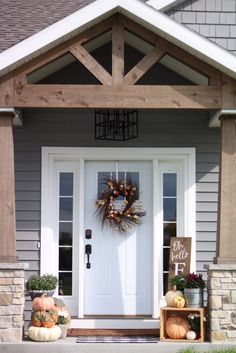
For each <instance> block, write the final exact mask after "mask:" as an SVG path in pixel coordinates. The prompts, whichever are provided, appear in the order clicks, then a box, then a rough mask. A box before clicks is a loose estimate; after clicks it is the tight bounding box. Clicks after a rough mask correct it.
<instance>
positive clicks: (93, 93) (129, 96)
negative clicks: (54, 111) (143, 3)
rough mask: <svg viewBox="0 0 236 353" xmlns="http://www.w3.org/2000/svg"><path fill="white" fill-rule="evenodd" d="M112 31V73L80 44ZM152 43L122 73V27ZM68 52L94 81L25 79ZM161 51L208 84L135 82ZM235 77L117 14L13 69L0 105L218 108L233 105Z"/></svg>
mask: <svg viewBox="0 0 236 353" xmlns="http://www.w3.org/2000/svg"><path fill="white" fill-rule="evenodd" d="M109 30H111V32H112V74H110V73H109V72H108V71H107V70H106V69H105V68H104V67H103V66H102V65H101V64H100V63H98V61H97V60H96V59H95V58H94V57H93V56H92V55H91V54H90V53H89V52H88V51H87V50H86V49H85V47H84V44H85V43H87V42H88V41H90V40H92V39H93V38H95V37H97V36H99V35H100V34H102V33H105V32H106V31H109ZM125 30H127V31H129V32H131V33H133V34H135V36H137V37H139V38H142V40H145V41H146V42H148V43H149V44H151V45H152V49H151V51H149V52H148V53H147V54H146V55H145V56H144V58H143V59H142V60H140V61H139V62H138V63H137V64H136V65H135V66H134V67H133V68H132V69H131V70H130V71H129V72H128V73H127V74H124V32H125ZM67 53H70V54H72V55H73V56H74V57H75V58H76V59H77V60H79V61H80V63H82V64H83V65H84V66H85V67H86V68H87V69H88V70H89V71H90V72H91V73H92V74H93V75H94V76H95V77H96V78H97V79H98V80H99V82H100V83H101V84H100V85H79V84H78V85H62V84H50V85H49V84H40V85H39V84H30V83H28V82H27V76H28V75H29V74H31V73H32V72H35V71H36V70H38V69H40V68H42V67H43V66H45V65H47V64H48V63H50V62H53V60H56V59H57V58H60V57H61V56H63V55H65V54H67ZM165 54H168V55H170V56H172V57H174V58H175V59H177V60H179V61H181V62H182V63H184V64H186V65H188V66H189V67H191V68H193V69H194V70H196V71H198V72H200V73H201V74H203V75H205V76H206V77H208V79H209V85H208V86H199V85H189V86H183V85H181V86H174V85H135V83H137V81H138V80H139V79H140V78H141V77H142V76H143V75H144V74H145V73H146V72H147V71H148V70H149V69H150V68H151V67H152V66H153V65H154V64H155V63H157V62H158V61H159V60H160V59H161V58H162V57H163V56H164V55H165ZM235 100H236V99H235V82H234V81H233V80H232V79H230V78H228V77H227V76H225V75H222V74H221V73H220V72H219V71H218V70H216V69H215V68H213V67H212V66H210V65H208V64H207V63H205V62H202V61H201V60H200V59H198V58H196V57H194V56H193V55H191V54H189V53H187V52H186V51H184V50H183V49H181V48H179V47H177V46H175V45H174V44H172V43H170V42H168V41H166V40H165V39H163V38H161V37H159V36H157V35H156V34H154V33H152V32H150V31H149V30H147V29H145V28H143V27H141V26H140V25H138V24H136V23H134V22H133V21H131V20H129V19H127V18H124V17H123V16H121V15H115V16H112V17H111V18H109V19H108V20H106V21H104V22H102V23H100V24H98V25H96V26H95V27H92V28H90V29H88V30H86V31H85V32H83V33H82V34H80V35H78V36H77V37H76V38H73V39H71V40H69V41H67V42H65V43H63V44H61V45H59V46H58V47H56V48H53V49H52V50H50V51H48V52H47V53H45V54H42V55H40V56H39V57H37V58H36V59H33V60H31V61H30V62H29V63H27V64H25V65H23V66H22V67H20V68H19V69H16V70H15V71H14V72H13V73H12V74H11V75H7V76H6V77H4V78H2V80H1V81H0V106H1V107H17V108H153V109H220V108H222V107H223V108H228V109H230V108H233V107H234V106H235Z"/></svg>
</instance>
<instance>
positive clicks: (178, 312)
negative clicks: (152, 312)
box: [160, 306, 206, 343]
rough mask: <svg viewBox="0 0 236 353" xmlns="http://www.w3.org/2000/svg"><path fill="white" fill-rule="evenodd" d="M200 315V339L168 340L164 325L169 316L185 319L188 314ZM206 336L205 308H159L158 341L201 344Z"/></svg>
mask: <svg viewBox="0 0 236 353" xmlns="http://www.w3.org/2000/svg"><path fill="white" fill-rule="evenodd" d="M191 313H193V314H199V315H200V337H199V338H198V339H195V340H187V339H186V338H185V339H173V338H169V337H168V336H167V333H166V329H165V323H166V320H167V319H168V318H169V317H170V316H181V317H184V318H186V319H187V316H188V315H189V314H191ZM205 336H206V308H181V309H179V308H173V307H168V306H165V307H163V308H161V313H160V341H163V342H164V341H165V342H195V343H201V342H204V341H205Z"/></svg>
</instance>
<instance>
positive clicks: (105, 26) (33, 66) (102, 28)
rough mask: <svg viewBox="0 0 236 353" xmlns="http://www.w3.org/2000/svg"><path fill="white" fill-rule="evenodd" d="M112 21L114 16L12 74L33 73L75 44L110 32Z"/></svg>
mask: <svg viewBox="0 0 236 353" xmlns="http://www.w3.org/2000/svg"><path fill="white" fill-rule="evenodd" d="M113 21H114V16H111V17H110V18H108V19H106V20H105V21H103V22H101V23H98V24H96V25H95V26H93V27H91V28H88V29H87V30H85V31H84V32H82V33H81V34H79V35H77V36H75V37H74V38H71V39H69V40H67V41H65V42H64V43H62V44H60V45H58V46H57V47H55V48H52V49H51V50H49V51H47V52H46V53H43V54H42V55H40V56H38V57H37V58H34V59H32V60H31V61H29V62H28V63H26V64H25V65H22V66H21V67H20V68H17V69H16V70H15V71H14V72H13V74H14V75H15V76H17V75H19V74H24V75H27V74H29V73H30V72H33V71H35V70H37V69H39V68H40V67H42V66H44V65H46V64H47V63H49V62H51V61H53V60H55V59H56V58H58V57H60V56H62V55H64V54H65V53H67V52H69V49H70V47H71V46H73V45H76V44H81V45H82V44H83V43H86V42H88V41H89V40H91V39H93V38H94V37H98V36H99V35H100V34H102V33H104V32H106V31H108V30H110V29H111V28H112V24H113Z"/></svg>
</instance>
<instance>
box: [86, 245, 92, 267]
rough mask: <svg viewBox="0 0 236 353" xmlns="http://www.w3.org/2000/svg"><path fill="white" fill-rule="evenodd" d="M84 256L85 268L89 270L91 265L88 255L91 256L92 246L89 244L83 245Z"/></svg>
mask: <svg viewBox="0 0 236 353" xmlns="http://www.w3.org/2000/svg"><path fill="white" fill-rule="evenodd" d="M85 254H86V255H87V263H86V268H91V263H90V261H89V259H90V255H91V254H92V245H90V244H86V245H85Z"/></svg>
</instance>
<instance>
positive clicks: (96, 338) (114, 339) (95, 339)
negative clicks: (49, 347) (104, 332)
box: [76, 336, 157, 343]
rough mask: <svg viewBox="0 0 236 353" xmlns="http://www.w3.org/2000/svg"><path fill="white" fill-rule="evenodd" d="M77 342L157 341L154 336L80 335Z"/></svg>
mask: <svg viewBox="0 0 236 353" xmlns="http://www.w3.org/2000/svg"><path fill="white" fill-rule="evenodd" d="M76 343H157V337H154V336H124V337H123V336H79V337H77V339H76Z"/></svg>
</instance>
